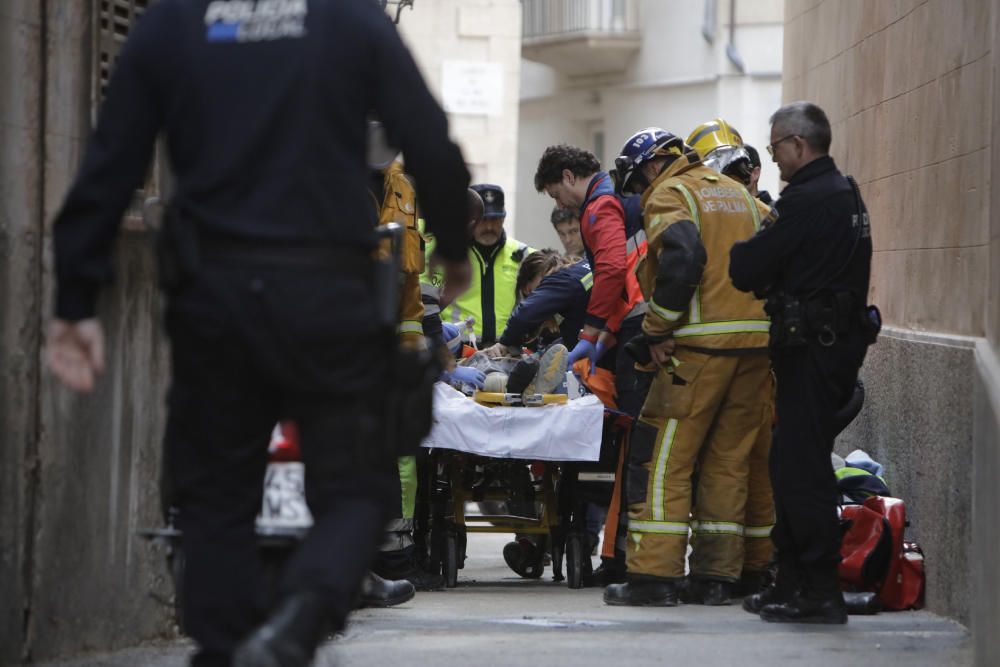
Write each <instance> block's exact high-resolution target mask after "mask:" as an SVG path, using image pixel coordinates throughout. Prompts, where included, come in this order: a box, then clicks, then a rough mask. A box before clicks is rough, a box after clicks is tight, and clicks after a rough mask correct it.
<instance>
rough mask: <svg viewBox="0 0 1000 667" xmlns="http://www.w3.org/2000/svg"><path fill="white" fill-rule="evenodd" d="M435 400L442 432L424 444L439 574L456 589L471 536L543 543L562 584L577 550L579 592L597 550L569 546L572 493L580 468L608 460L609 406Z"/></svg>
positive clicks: (447, 392)
mask: <svg viewBox="0 0 1000 667" xmlns="http://www.w3.org/2000/svg"><path fill="white" fill-rule="evenodd" d="M434 398H435V401H434V427H433V429H432V430H431V433H430V435H429V436H428V437H427V439H426V440H425V441H424V443H423V446H424V447H425V448H427V449H429V450H430V454H431V465H429V466H427V477H426V478H425V479H424V484H425V485H426V488H427V489H429V490H430V493H429V501H430V537H429V540H428V544H429V547H430V557H429V559H428V560H429V564H430V567H431V569H437V568H440V569H439V571H440V572H441V573H442V574H443V575H444V578H445V585H446V586H447V587H449V588H450V587H454V586H456V585H457V581H458V570H460V569H462V568H463V567H464V563H465V545H466V536H467V534H468V533H514V534H516V535H518V536H521V537H525V536H542V537H543V538H545V539H548V540H549V541H550V549H551V551H552V559H553V573H554V578H555V579H556V580H557V581H561V580H562V579H563V576H562V567H561V562H562V556H563V551H564V547H566V546H569V548H570V550H572V551H573V554H572V556H573V557H572V558H567V569H568V574H569V575H570V585H571V587H574V588H579V587H580V585H582V584H581V583H580V582H582V577H583V575H584V572H585V570H586V569H588V568H587V567H586V566H589V554H590V548H589V544H588V545H586V548H585V547H584V544H583V541H581V540H579V539H576V538H574V539H575V541H573V546H570V541H568V540H567V535H569V534H570V533H571V532H572V531H571V530H570V525H569V523H568V521H569V520H570V518H571V514H572V512H571V511H570V510H571V508H572V506H573V503H572V501H571V500H568V499H567V497H566V495H565V494H566V493H567V491H569V490H570V489H571V488H572V489H575V488H578V485H577V484H576V477H575V475H576V470H577V468H574V467H573V466H582V467H583V468H584V469H590V468H592V467H593V466H599V465H600V462H601V460H602V442H604V439H605V432H606V427H605V421H606V420H605V415H606V410H605V406H604V404H603V403H602V402H601V400H600V399H599V398H598V397H597V396H594V395H586V396H582V397H580V398H574V399H573V400H570V398H569V397H568V396H567V395H566V394H534V395H521V394H500V393H488V392H481V391H480V392H476V393H475V394H474V395H473V396H471V397H468V396H465V395H464V394H462V393H461V392H459V391H457V390H455V389H453V388H451V387H450V386H447V385H443V384H440V385H438V387H436V391H435V397H434ZM566 470H572V471H573V474H574V482H573V484H571V485H568V486H567V485H565V484H563V479H564V474H565V471H566ZM601 474H602V475H605V476H606V475H607V473H606V472H604V473H601ZM602 481H603V482H604V483H607V482H608V481H609V480H608V479H607V478H606V477H605V478H603V479H602ZM610 481H611V482H612V483H613V481H614V466H613V465H612V468H611V475H610ZM609 495H610V494H609ZM472 504H478V507H479V508H480V511H479V513H476V514H470V513H467V511H466V508H467V507H469V506H471V505H472ZM560 508H562V509H563V511H560ZM491 509H495V510H496V511H491ZM584 549H585V551H584ZM584 556H586V564H584V563H583V560H584ZM537 574H538V576H540V575H541V568H538V571H537ZM574 584H576V585H574Z"/></svg>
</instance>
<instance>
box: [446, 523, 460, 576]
mask: <svg viewBox="0 0 1000 667" xmlns="http://www.w3.org/2000/svg"><path fill="white" fill-rule="evenodd" d="M458 558H459V556H458V536H457V535H455V533H448V536H447V537H446V538H445V545H444V563H443V565H444V567H443V570H444V586H445V588H455V586H457V585H458Z"/></svg>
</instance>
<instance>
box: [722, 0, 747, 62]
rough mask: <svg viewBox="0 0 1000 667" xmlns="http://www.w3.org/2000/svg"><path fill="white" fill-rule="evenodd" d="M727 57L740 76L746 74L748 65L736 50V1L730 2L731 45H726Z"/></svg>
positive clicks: (731, 0) (730, 0)
mask: <svg viewBox="0 0 1000 667" xmlns="http://www.w3.org/2000/svg"><path fill="white" fill-rule="evenodd" d="M726 57H727V58H729V62H731V63H732V64H733V66H734V67H736V69H738V70H739V71H740V74H746V65H744V64H743V58H741V57H740V52H739V51H737V50H736V0H729V43H728V44H726Z"/></svg>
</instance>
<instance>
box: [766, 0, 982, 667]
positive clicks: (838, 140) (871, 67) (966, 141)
mask: <svg viewBox="0 0 1000 667" xmlns="http://www.w3.org/2000/svg"><path fill="white" fill-rule="evenodd" d="M998 26H1000V1H998V0H899V1H893V2H875V1H864V2H863V1H860V0H859V1H850V2H848V1H835V0H788V2H787V4H786V14H785V53H784V63H785V87H784V92H783V97H784V99H785V100H786V101H791V100H796V99H810V100H812V101H815V102H817V103H818V104H819V105H820V106H822V107H823V108H824V109H826V111H827V113H828V115H829V116H830V120H831V121H832V123H833V149H832V153H833V156H834V158H835V159H836V160H837V162H838V164H839V165H840V167H841V169H842V170H843V171H845V172H848V173H852V174H854V175H855V176H856V177H857V178H858V180H859V182H860V184H861V188H862V191H863V193H864V196H865V199H866V201H867V202H868V206H869V210H870V212H871V214H872V225H873V240H874V243H875V257H874V263H873V284H872V295H871V298H872V300H873V301H874V302H875V303H877V304H878V305H879V306H880V307H881V308H882V312H883V314H884V316H885V318H886V320H887V322H888V323H889V324H891V325H892V326H891V328H890V329H888V330H887V331H886V333H885V335H884V336H883V337H882V339H881V340H880V341H879V343H878V344H877V345H875V346H874V347H873V348H872V349H871V351H870V353H869V357H868V360H867V361H866V364H865V368H864V370H863V375H864V377H865V380H866V384H867V387H868V402H867V404H866V406H865V409H864V411H863V413H862V414H861V416H860V417H859V419H858V420H857V421H856V422H855V424H854V425H853V426H852V427H851V428H850V429H849V430H848V431H847V432H846V433H845V434H844V436H843V437H842V438H841V441H840V442H839V444H838V449H839V450H841V451H846V450H848V449H850V448H853V447H863V448H865V449H867V450H868V451H869V452H870V453H872V455H873V456H875V458H877V459H879V460H881V461H883V462H884V463H885V464H886V465H887V469H888V470H887V472H888V476H889V484H890V487H891V488H892V490H893V491H894V492H895V493H896V494H897V495H899V496H901V497H903V498H904V499H905V500H906V501H907V504H908V508H909V510H910V514H911V518H912V521H913V526H912V535H913V536H914V537H915V538H916V539H917V540H919V541H920V543H921V544H922V546H923V547H924V548H925V551H926V555H927V584H928V588H927V604H928V606H929V607H930V608H931V609H932V610H935V611H938V612H942V613H945V614H948V615H951V616H954V617H955V618H958V619H959V620H961V621H963V622H964V623H967V624H971V628H972V631H973V634H974V643H975V647H976V664H978V665H995V664H998V663H1000V636H998V634H997V633H996V628H997V627H1000V574H998V569H997V568H996V566H995V564H996V563H997V561H998V559H1000V532H998V530H997V527H996V510H997V507H998V506H1000V496H998V492H997V486H996V483H997V475H998V470H1000V443H998V433H1000V389H998V387H1000V363H998V361H997V353H998V350H1000V188H995V187H993V183H992V176H991V174H993V173H1000V172H998V170H1000V145H998V142H1000V107H998V104H997V103H996V102H995V100H996V99H997V95H998V94H1000V43H998V42H997V39H998V35H1000V31H998V30H997V27H998ZM955 334H958V335H955Z"/></svg>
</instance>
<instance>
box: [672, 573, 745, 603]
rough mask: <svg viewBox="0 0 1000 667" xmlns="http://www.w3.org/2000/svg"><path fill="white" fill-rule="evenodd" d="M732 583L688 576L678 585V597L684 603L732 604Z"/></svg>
mask: <svg viewBox="0 0 1000 667" xmlns="http://www.w3.org/2000/svg"><path fill="white" fill-rule="evenodd" d="M732 597H733V585H732V583H730V582H728V581H721V580H718V579H703V578H701V577H688V578H687V579H685V580H684V583H683V584H682V585H681V587H680V599H681V602H684V603H685V604H703V605H708V606H711V607H721V606H725V605H728V604H732Z"/></svg>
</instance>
